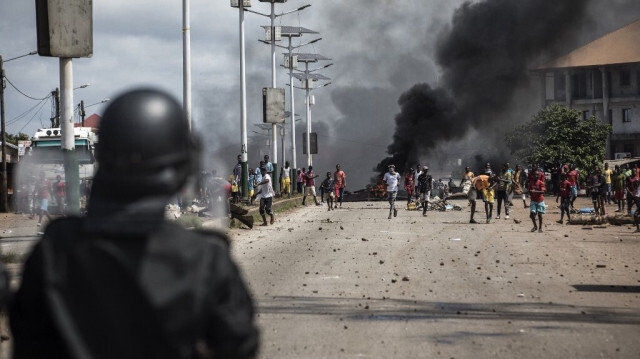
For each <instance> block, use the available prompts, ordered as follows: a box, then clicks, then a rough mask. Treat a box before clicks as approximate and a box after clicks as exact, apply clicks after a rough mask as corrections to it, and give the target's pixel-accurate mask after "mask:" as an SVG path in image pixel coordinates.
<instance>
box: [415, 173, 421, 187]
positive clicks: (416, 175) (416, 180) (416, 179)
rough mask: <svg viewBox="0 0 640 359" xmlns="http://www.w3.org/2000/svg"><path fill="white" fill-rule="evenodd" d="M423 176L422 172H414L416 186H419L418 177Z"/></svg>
mask: <svg viewBox="0 0 640 359" xmlns="http://www.w3.org/2000/svg"><path fill="white" fill-rule="evenodd" d="M421 174H422V171H414V172H413V183H414V185H416V186H417V185H418V177H420V175H421Z"/></svg>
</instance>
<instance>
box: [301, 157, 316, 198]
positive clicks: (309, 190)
mask: <svg viewBox="0 0 640 359" xmlns="http://www.w3.org/2000/svg"><path fill="white" fill-rule="evenodd" d="M318 177H319V175H316V174H314V173H313V166H309V170H308V171H307V173H305V175H304V180H305V187H304V196H303V197H302V205H303V206H304V205H305V201H306V199H307V196H313V202H315V204H316V206H320V203H318V198H317V197H316V183H315V181H314V180H315V179H316V178H318Z"/></svg>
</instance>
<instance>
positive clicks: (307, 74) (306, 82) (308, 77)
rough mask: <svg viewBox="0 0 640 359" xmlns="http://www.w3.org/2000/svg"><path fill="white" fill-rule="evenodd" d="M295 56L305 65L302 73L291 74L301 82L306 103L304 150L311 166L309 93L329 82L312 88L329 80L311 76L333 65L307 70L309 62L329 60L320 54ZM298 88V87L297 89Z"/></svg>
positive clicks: (324, 77) (321, 76)
mask: <svg viewBox="0 0 640 359" xmlns="http://www.w3.org/2000/svg"><path fill="white" fill-rule="evenodd" d="M295 56H297V57H298V62H304V64H305V69H304V71H301V72H300V73H295V74H293V77H295V78H297V79H298V80H300V81H302V83H303V87H301V89H304V90H305V102H306V112H307V135H306V140H307V146H306V150H307V166H312V165H313V157H312V156H311V98H310V97H311V96H310V94H311V91H312V90H315V89H318V88H321V87H325V86H328V85H329V84H330V82H328V83H325V84H323V85H321V86H317V87H314V86H313V82H315V81H318V80H330V79H329V78H328V77H326V76H323V75H320V74H313V72H315V71H318V70H321V69H325V68H327V67H329V66H332V65H333V64H328V65H325V66H322V67H319V68H316V69H313V70H309V63H311V62H314V63H315V62H318V61H320V60H331V59H330V58H328V57H325V56H322V55H320V54H302V53H298V54H295ZM299 88H300V87H299Z"/></svg>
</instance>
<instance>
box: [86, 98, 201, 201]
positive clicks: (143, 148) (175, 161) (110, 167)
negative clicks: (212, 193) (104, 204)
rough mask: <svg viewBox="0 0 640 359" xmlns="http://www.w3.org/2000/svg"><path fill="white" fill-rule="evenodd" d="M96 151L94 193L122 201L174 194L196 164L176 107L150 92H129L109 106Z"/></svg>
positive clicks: (184, 123)
mask: <svg viewBox="0 0 640 359" xmlns="http://www.w3.org/2000/svg"><path fill="white" fill-rule="evenodd" d="M96 152H97V154H96V159H97V160H98V172H97V174H96V179H95V184H94V185H95V186H97V187H98V188H96V189H100V190H101V191H103V192H104V191H107V192H108V193H111V192H112V193H113V195H116V196H118V195H124V196H126V197H127V198H131V197H132V196H133V197H137V198H139V197H142V196H147V195H152V194H167V195H172V194H175V193H176V192H177V191H178V190H179V189H180V188H181V187H182V186H183V185H184V184H185V182H186V180H187V179H188V177H189V176H190V175H192V174H194V173H197V165H198V162H199V161H198V160H199V159H198V152H199V151H198V146H197V141H196V139H195V138H194V137H193V136H192V135H191V131H190V129H189V123H188V122H187V119H186V117H185V115H184V111H183V109H182V106H181V105H180V104H179V103H178V102H176V100H174V99H173V98H172V97H171V96H169V95H168V94H166V93H164V92H161V91H158V90H152V89H139V90H133V91H129V92H126V93H124V94H122V95H120V96H119V97H118V98H116V99H115V100H114V101H112V102H111V104H110V105H109V107H108V108H107V109H106V111H105V113H104V116H103V118H102V120H101V121H100V129H99V141H98V144H97V146H96ZM101 185H106V186H105V187H104V188H103V187H102V186H101Z"/></svg>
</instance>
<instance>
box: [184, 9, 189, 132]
mask: <svg viewBox="0 0 640 359" xmlns="http://www.w3.org/2000/svg"><path fill="white" fill-rule="evenodd" d="M189 7H190V6H189V0H182V81H183V84H182V106H183V107H184V114H185V116H186V117H187V122H188V123H189V128H190V129H191V25H190V17H191V15H190V14H189Z"/></svg>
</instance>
